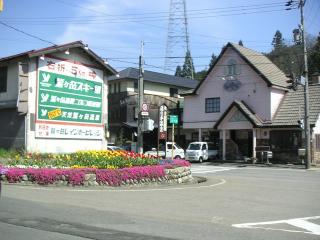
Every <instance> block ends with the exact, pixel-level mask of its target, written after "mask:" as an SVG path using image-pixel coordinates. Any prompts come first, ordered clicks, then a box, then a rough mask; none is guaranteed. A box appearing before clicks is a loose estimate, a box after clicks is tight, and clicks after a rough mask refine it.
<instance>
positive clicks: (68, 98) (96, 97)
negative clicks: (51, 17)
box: [36, 57, 103, 139]
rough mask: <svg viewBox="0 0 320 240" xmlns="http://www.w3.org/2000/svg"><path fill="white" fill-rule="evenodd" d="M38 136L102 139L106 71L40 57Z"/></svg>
mask: <svg viewBox="0 0 320 240" xmlns="http://www.w3.org/2000/svg"><path fill="white" fill-rule="evenodd" d="M38 66H39V67H38V78H37V106H36V108H37V114H36V115H37V118H36V137H39V138H75V139H102V138H103V124H102V115H103V113H102V98H103V72H102V70H99V69H96V68H93V67H90V66H88V65H84V64H81V63H73V62H69V61H66V60H61V59H56V58H54V57H45V59H44V60H41V59H40V58H39V65H38Z"/></svg>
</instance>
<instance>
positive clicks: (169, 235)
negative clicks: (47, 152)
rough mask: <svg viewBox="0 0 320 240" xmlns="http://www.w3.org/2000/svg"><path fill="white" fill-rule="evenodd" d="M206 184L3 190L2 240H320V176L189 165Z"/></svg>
mask: <svg viewBox="0 0 320 240" xmlns="http://www.w3.org/2000/svg"><path fill="white" fill-rule="evenodd" d="M192 171H193V174H194V175H197V176H203V177H206V178H207V179H208V181H207V182H204V183H201V184H193V185H178V186H177V185H176V186H153V187H143V188H123V187H122V188H108V189H101V188H57V187H32V186H17V185H3V186H2V187H3V189H2V191H3V192H2V197H1V201H0V239H1V240H7V239H8V240H9V239H10V240H11V239H15V240H20V239H21V240H22V239H23V240H26V239H59V240H60V239H61V240H62V239H63V240H64V239H151V240H152V239H159V240H161V239H210V240H212V239H219V240H220V239H221V240H224V239H228V240H229V239H236V240H242V239H243V240H248V239H255V240H259V239H268V240H269V239H273V240H276V239H281V240H283V239H288V240H289V239H290V240H295V239H296V240H301V239H307V240H309V239H310V240H311V239H320V205H319V202H320V187H319V183H320V171H319V170H302V169H279V168H259V167H256V168H255V167H237V166H235V165H233V166H232V165H230V166H226V165H223V166H212V165H207V164H206V163H203V164H193V166H192Z"/></svg>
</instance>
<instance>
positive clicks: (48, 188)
mask: <svg viewBox="0 0 320 240" xmlns="http://www.w3.org/2000/svg"><path fill="white" fill-rule="evenodd" d="M226 182H227V181H226V180H224V179H219V182H218V183H215V184H210V185H204V186H203V185H201V186H196V187H173V188H170V187H169V188H149V189H67V188H59V187H57V188H55V187H52V188H51V187H47V188H46V187H30V186H14V185H12V186H14V187H17V188H24V189H33V190H45V191H54V190H61V191H68V192H98V191H99V192H101V191H104V192H151V191H172V190H188V189H201V188H213V187H217V186H220V185H223V184H225V183H226ZM106 188H107V187H106Z"/></svg>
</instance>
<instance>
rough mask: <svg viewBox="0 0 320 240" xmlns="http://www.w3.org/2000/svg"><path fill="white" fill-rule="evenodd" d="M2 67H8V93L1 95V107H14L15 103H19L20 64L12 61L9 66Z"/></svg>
mask: <svg viewBox="0 0 320 240" xmlns="http://www.w3.org/2000/svg"><path fill="white" fill-rule="evenodd" d="M1 66H8V73H7V91H6V92H1V93H0V107H5V106H6V105H8V106H9V105H10V106H12V103H13V102H16V101H17V98H18V85H19V76H18V72H19V71H18V66H19V65H18V62H17V61H10V62H9V63H7V64H2V65H1Z"/></svg>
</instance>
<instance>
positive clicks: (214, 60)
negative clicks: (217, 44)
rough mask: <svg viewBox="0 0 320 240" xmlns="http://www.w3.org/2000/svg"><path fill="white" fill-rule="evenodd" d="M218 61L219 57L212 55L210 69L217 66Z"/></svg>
mask: <svg viewBox="0 0 320 240" xmlns="http://www.w3.org/2000/svg"><path fill="white" fill-rule="evenodd" d="M217 59H218V57H217V56H216V55H214V53H212V55H211V60H210V63H209V68H211V67H212V66H213V65H214V64H215V62H216V61H217Z"/></svg>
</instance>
